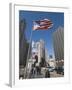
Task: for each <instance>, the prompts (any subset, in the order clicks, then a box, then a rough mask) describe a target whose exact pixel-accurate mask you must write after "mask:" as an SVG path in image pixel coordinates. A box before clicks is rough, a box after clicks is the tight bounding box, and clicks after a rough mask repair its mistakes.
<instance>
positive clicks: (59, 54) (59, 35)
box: [53, 27, 64, 61]
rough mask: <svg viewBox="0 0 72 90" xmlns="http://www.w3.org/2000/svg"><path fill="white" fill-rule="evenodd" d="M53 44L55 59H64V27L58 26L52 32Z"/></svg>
mask: <svg viewBox="0 0 72 90" xmlns="http://www.w3.org/2000/svg"><path fill="white" fill-rule="evenodd" d="M53 45H54V54H55V59H56V61H60V60H64V28H63V27H59V28H58V29H57V30H56V31H55V32H54V33H53Z"/></svg>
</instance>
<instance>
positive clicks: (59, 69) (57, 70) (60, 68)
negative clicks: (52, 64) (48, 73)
mask: <svg viewBox="0 0 72 90" xmlns="http://www.w3.org/2000/svg"><path fill="white" fill-rule="evenodd" d="M55 70H56V72H57V73H58V74H63V75H64V67H57V68H56V69H55Z"/></svg>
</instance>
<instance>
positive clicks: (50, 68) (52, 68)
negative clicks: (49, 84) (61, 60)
mask: <svg viewBox="0 0 72 90" xmlns="http://www.w3.org/2000/svg"><path fill="white" fill-rule="evenodd" d="M47 68H48V71H49V72H53V71H54V70H55V68H54V67H51V66H49V67H47Z"/></svg>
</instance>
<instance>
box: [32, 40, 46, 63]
mask: <svg viewBox="0 0 72 90" xmlns="http://www.w3.org/2000/svg"><path fill="white" fill-rule="evenodd" d="M36 55H37V56H38V64H39V63H40V61H41V58H44V59H45V44H44V41H43V40H40V41H38V42H34V41H33V44H32V56H33V57H34V56H36Z"/></svg>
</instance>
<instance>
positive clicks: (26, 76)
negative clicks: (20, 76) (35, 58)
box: [24, 30, 33, 78]
mask: <svg viewBox="0 0 72 90" xmlns="http://www.w3.org/2000/svg"><path fill="white" fill-rule="evenodd" d="M32 33H33V30H31V36H30V40H29V48H28V54H27V61H26V69H25V76H24V77H25V78H28V75H27V74H28V72H27V69H28V61H29V53H30V47H31V42H32Z"/></svg>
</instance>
